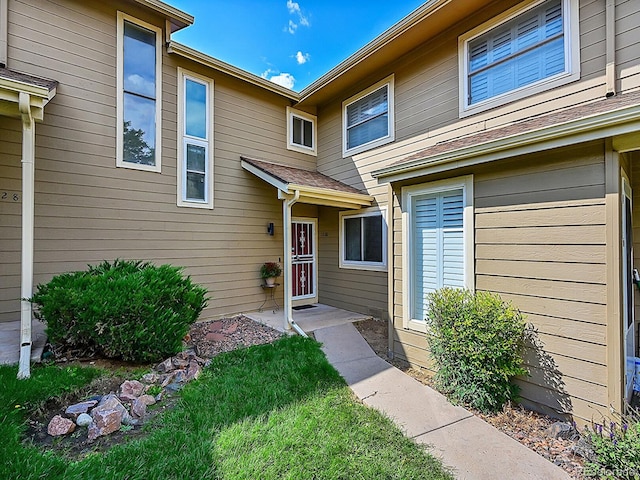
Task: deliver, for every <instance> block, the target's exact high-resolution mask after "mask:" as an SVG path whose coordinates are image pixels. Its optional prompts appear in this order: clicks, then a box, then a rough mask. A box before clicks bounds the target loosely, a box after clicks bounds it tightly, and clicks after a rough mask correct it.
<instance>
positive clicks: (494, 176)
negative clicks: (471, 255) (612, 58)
mask: <svg viewBox="0 0 640 480" xmlns="http://www.w3.org/2000/svg"><path fill="white" fill-rule="evenodd" d="M604 171H605V169H604V146H603V145H602V144H601V143H599V142H595V143H590V144H586V145H582V146H580V147H575V148H571V149H562V150H559V151H555V152H553V153H547V154H544V155H541V154H537V155H529V156H526V157H521V158H518V159H516V160H513V161H510V162H501V163H497V164H495V165H494V166H491V167H483V168H478V169H477V171H475V172H473V173H474V199H475V205H474V207H475V284H476V289H477V290H487V291H492V292H496V293H499V294H500V295H501V296H502V297H503V298H504V299H506V300H509V301H512V302H513V303H514V305H516V306H517V307H518V308H519V309H520V310H521V311H522V312H523V314H524V315H525V316H526V319H527V321H528V322H530V323H531V324H532V325H533V326H534V328H535V331H536V335H535V343H537V347H536V348H533V346H532V345H530V346H529V347H528V349H527V352H526V356H525V359H526V363H527V366H528V367H529V368H530V374H531V376H529V377H526V378H521V379H520V380H519V382H518V383H519V384H520V385H521V387H522V392H521V395H522V397H523V402H524V403H525V404H526V405H531V406H535V407H536V408H537V409H542V410H547V411H549V412H555V413H559V412H572V413H573V414H574V415H575V416H576V417H577V418H580V419H582V420H583V421H588V420H589V419H590V418H591V415H592V414H593V412H594V410H593V408H596V409H606V406H607V404H608V401H607V380H608V375H607V369H606V361H607V360H606V359H607V346H606V324H607V315H606V303H607V295H606V274H607V268H606V262H605V247H606V242H605V221H606V219H605V201H604ZM398 192H399V191H398ZM398 192H397V193H398ZM394 218H395V219H396V222H394V225H395V231H394V241H395V242H396V245H395V247H394V253H395V261H394V262H395V265H396V268H395V269H394V272H395V282H394V295H395V298H396V302H397V305H396V307H395V312H394V325H395V337H394V351H395V354H396V356H398V357H399V358H402V359H405V360H408V361H409V362H411V363H414V364H418V365H422V366H425V367H430V366H431V365H430V361H429V357H428V348H427V343H426V340H425V338H424V335H423V334H419V333H416V332H412V331H410V330H405V329H404V328H403V321H402V305H401V300H402V288H403V285H402V280H401V279H402V272H401V268H400V267H399V266H400V265H401V260H402V257H401V255H402V248H401V243H400V242H401V239H402V231H401V225H400V224H401V222H400V218H401V212H400V209H399V208H396V209H395V213H394Z"/></svg>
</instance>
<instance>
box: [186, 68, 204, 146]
mask: <svg viewBox="0 0 640 480" xmlns="http://www.w3.org/2000/svg"><path fill="white" fill-rule="evenodd" d="M185 97H186V98H185V117H186V118H185V132H186V134H187V135H191V136H192V137H198V138H203V139H206V138H207V86H206V85H205V84H203V83H200V82H194V81H193V80H189V79H187V81H186V85H185Z"/></svg>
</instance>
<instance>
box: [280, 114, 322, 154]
mask: <svg viewBox="0 0 640 480" xmlns="http://www.w3.org/2000/svg"><path fill="white" fill-rule="evenodd" d="M293 117H298V118H301V119H302V120H306V121H308V122H311V125H312V135H313V138H312V142H311V143H312V145H311V147H306V146H304V145H299V144H297V143H293ZM287 150H292V151H294V152H300V153H306V154H307V155H314V156H317V155H318V117H316V116H315V115H311V114H309V113H307V112H303V111H301V110H296V109H295V108H292V107H287Z"/></svg>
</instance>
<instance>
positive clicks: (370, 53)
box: [300, 0, 488, 105]
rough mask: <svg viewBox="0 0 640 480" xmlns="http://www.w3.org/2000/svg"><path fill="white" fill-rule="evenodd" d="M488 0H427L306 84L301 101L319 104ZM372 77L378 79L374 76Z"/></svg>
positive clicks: (386, 64) (442, 30) (454, 22)
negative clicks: (313, 80) (316, 78)
mask: <svg viewBox="0 0 640 480" xmlns="http://www.w3.org/2000/svg"><path fill="white" fill-rule="evenodd" d="M487 4H488V2H487V0H464V1H457V0H429V1H427V2H425V3H424V4H423V5H421V6H420V7H418V8H417V9H416V10H414V11H413V12H411V13H410V14H409V15H407V16H406V17H405V18H403V19H402V20H400V21H399V22H398V23H396V24H395V25H393V26H392V27H391V28H389V29H388V30H386V31H385V32H383V33H382V34H381V35H379V36H378V37H376V38H375V39H374V40H372V41H371V42H369V43H368V44H367V45H365V46H364V47H362V48H361V49H360V50H358V51H357V52H355V53H354V54H353V55H351V56H350V57H348V58H347V59H346V60H344V61H343V62H341V63H340V64H339V65H337V66H336V67H335V68H333V69H331V70H330V71H329V72H327V73H326V74H325V75H323V76H322V77H320V78H319V79H318V80H316V81H315V82H313V83H312V84H310V85H309V86H308V87H306V88H304V89H303V90H302V91H301V92H300V103H310V104H314V105H319V104H321V103H323V102H326V101H328V100H330V99H331V98H333V97H334V96H335V95H337V94H339V93H340V92H342V91H344V90H348V89H349V88H351V87H352V86H353V85H354V84H355V83H357V82H358V81H360V80H362V79H365V78H368V77H370V76H371V75H372V74H374V73H376V72H378V71H380V69H383V68H385V67H386V66H388V65H389V64H390V63H391V62H393V61H394V60H396V59H398V58H399V57H401V56H402V55H404V54H406V53H408V52H410V51H411V50H413V49H415V48H417V47H418V46H419V45H421V44H423V43H424V42H426V41H428V40H430V39H433V38H434V37H436V36H437V35H439V34H441V33H442V32H444V31H446V30H447V29H449V28H450V27H451V26H452V25H454V24H456V23H457V22H459V21H461V20H463V19H464V18H466V17H468V16H469V15H470V14H471V13H473V12H475V11H477V10H478V9H481V8H483V7H485V6H486V5H487ZM382 76H383V77H384V76H385V75H382ZM373 81H374V82H375V80H373ZM372 83H373V82H372Z"/></svg>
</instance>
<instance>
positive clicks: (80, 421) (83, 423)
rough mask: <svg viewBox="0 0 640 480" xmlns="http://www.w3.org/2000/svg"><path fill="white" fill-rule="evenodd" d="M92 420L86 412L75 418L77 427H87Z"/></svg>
mask: <svg viewBox="0 0 640 480" xmlns="http://www.w3.org/2000/svg"><path fill="white" fill-rule="evenodd" d="M92 420H93V418H91V415H89V414H88V413H81V414H80V415H78V418H77V419H76V425H78V426H79V427H88V426H89V425H90V424H91V422H92Z"/></svg>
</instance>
